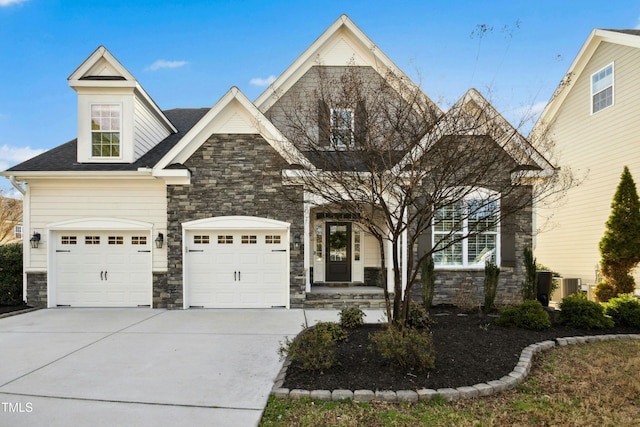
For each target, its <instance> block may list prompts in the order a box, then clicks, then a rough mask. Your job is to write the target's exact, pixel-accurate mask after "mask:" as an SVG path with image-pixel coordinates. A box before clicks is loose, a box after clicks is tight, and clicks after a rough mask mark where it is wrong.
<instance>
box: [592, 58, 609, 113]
mask: <svg viewBox="0 0 640 427" xmlns="http://www.w3.org/2000/svg"><path fill="white" fill-rule="evenodd" d="M611 105H613V63H611V64H609V65H607V66H606V67H604V68H603V69H602V70H600V71H598V72H597V73H594V74H592V75H591V113H597V112H598V111H600V110H603V109H605V108H607V107H609V106H611Z"/></svg>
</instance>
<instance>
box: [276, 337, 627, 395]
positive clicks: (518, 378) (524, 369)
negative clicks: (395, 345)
mask: <svg viewBox="0 0 640 427" xmlns="http://www.w3.org/2000/svg"><path fill="white" fill-rule="evenodd" d="M613 340H640V334H615V335H590V336H576V337H564V338H556V339H555V340H548V341H541V342H539V343H535V344H531V345H529V346H527V347H525V348H524V350H522V353H520V360H519V361H518V363H517V364H516V366H515V367H514V368H513V370H512V371H511V372H510V373H509V374H507V375H505V376H504V377H502V378H500V379H497V380H492V381H487V382H486V383H480V384H475V385H472V386H462V387H457V388H439V389H435V390H434V389H429V388H423V389H420V390H417V391H414V390H398V391H389V390H382V391H381V390H378V391H375V392H374V391H373V390H333V391H331V390H303V389H293V390H290V389H288V388H283V387H282V386H283V384H284V380H285V377H286V375H287V369H288V368H289V365H291V360H290V359H289V358H287V359H286V360H285V362H284V364H283V365H282V369H280V373H279V374H278V376H277V377H276V381H275V384H274V386H273V389H272V391H271V394H272V395H273V396H275V397H276V398H279V399H302V398H307V397H308V398H310V399H316V400H326V401H339V400H354V401H356V402H371V401H374V400H375V401H380V402H417V401H419V400H422V401H426V400H431V399H433V398H434V397H436V396H440V397H442V398H443V399H445V400H448V401H454V400H462V399H473V398H476V397H485V396H491V395H492V394H496V393H500V392H503V391H505V390H510V389H512V388H515V387H516V386H518V385H519V384H521V383H523V382H524V380H525V379H526V378H527V376H528V375H529V372H530V371H531V365H532V363H533V357H534V356H535V355H536V354H537V353H539V352H541V351H546V350H551V349H552V348H555V347H564V346H567V345H574V344H586V343H593V342H600V341H613Z"/></svg>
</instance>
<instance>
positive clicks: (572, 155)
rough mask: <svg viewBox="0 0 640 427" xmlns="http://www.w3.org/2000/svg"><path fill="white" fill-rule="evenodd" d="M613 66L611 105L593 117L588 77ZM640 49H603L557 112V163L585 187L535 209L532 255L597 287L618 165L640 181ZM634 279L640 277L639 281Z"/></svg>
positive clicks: (607, 45) (609, 46)
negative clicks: (547, 206) (601, 244)
mask: <svg viewBox="0 0 640 427" xmlns="http://www.w3.org/2000/svg"><path fill="white" fill-rule="evenodd" d="M611 62H614V73H615V74H614V105H613V106H611V107H608V108H606V109H604V110H601V111H599V112H597V113H596V114H593V115H592V114H591V104H590V103H591V85H590V79H591V75H592V74H593V73H594V72H596V71H598V70H600V69H601V68H603V67H605V66H606V65H608V64H610V63H611ZM639 68H640V49H635V48H630V47H625V46H620V45H615V44H611V43H603V44H601V45H600V46H599V47H598V49H597V50H596V52H595V53H594V55H593V57H592V58H591V61H590V62H589V64H588V65H587V67H586V68H585V70H584V72H583V73H582V75H581V76H579V77H578V79H577V80H576V82H575V86H574V87H573V88H572V90H571V92H570V93H569V94H568V96H567V98H566V99H565V101H564V103H563V105H562V107H561V108H560V110H559V112H558V115H557V118H556V121H555V124H554V126H553V128H552V131H553V133H552V135H553V138H554V140H555V142H556V150H557V152H558V162H557V164H558V165H559V166H561V167H562V168H567V167H569V168H571V169H572V170H573V171H574V172H575V173H576V175H577V176H578V177H585V176H586V177H585V179H584V181H583V183H582V184H581V185H580V186H578V187H576V188H574V189H572V190H570V191H569V193H568V195H567V197H566V198H565V199H564V200H563V201H562V202H561V203H559V204H558V205H557V206H554V207H553V208H552V209H540V210H539V212H538V218H537V224H538V227H542V232H541V233H540V234H539V235H538V236H537V246H536V251H535V255H536V257H537V259H538V261H539V262H541V263H543V264H544V265H546V266H547V267H549V268H551V269H554V270H556V271H558V272H559V273H561V274H562V275H563V276H564V277H579V278H581V279H582V280H583V283H585V282H586V283H594V281H595V270H596V264H598V263H599V261H600V252H599V248H598V244H599V241H600V239H601V238H602V236H603V234H604V228H605V222H606V221H607V219H608V217H609V214H610V212H611V201H612V199H613V194H614V192H615V190H616V187H617V185H618V182H619V180H620V175H621V174H622V170H623V167H624V166H625V165H627V166H629V169H630V171H631V174H632V175H633V176H634V179H635V181H636V184H638V183H640V121H639V120H638V112H640V98H639V97H638V96H637V94H638V93H640V73H638V71H637V70H638V69H639ZM636 281H637V282H640V281H639V277H636Z"/></svg>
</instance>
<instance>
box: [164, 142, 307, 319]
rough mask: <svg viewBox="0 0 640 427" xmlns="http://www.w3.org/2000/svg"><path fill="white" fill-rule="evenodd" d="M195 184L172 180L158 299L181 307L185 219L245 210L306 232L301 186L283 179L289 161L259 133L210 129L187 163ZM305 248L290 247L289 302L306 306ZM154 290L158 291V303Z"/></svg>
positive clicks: (293, 234) (168, 190)
mask: <svg viewBox="0 0 640 427" xmlns="http://www.w3.org/2000/svg"><path fill="white" fill-rule="evenodd" d="M184 166H186V167H187V168H189V170H190V171H191V185H170V186H168V188H167V205H168V230H167V241H168V245H167V250H168V264H169V265H168V268H169V270H168V274H167V281H166V285H165V286H166V289H167V290H173V291H174V292H171V293H169V292H167V291H163V289H159V290H158V303H159V304H160V303H162V304H167V307H168V308H181V307H182V301H183V294H182V292H183V283H182V271H183V263H182V262H183V260H182V226H181V224H182V223H183V222H187V221H194V220H198V219H204V218H211V217H217V216H228V215H247V216H256V217H262V218H270V219H275V220H278V221H285V222H288V223H290V224H291V236H290V241H291V242H293V236H295V235H296V234H300V235H301V236H302V235H303V234H304V215H303V203H302V189H301V187H297V186H284V185H283V184H282V175H281V174H282V170H283V169H284V168H287V167H289V165H288V164H287V162H286V161H285V160H284V159H282V157H280V155H279V154H278V153H277V152H276V151H275V150H274V149H273V147H271V146H270V145H269V143H268V142H267V141H265V140H264V139H263V138H262V137H261V136H260V135H245V134H237V135H236V134H231V135H230V134H224V135H222V134H219V135H212V136H211V137H210V138H209V139H208V140H207V141H206V142H205V143H204V144H202V146H201V147H200V148H198V150H197V151H196V152H195V153H194V154H193V155H192V156H191V157H190V158H189V160H187V161H186V162H185V163H184ZM302 253H303V248H302V247H301V248H299V249H296V250H294V249H293V247H292V248H291V250H290V298H291V307H292V308H299V307H302V303H303V301H304V299H305V297H306V293H305V285H304V277H305V276H304V261H303V256H302ZM155 303H156V292H155V291H154V304H155Z"/></svg>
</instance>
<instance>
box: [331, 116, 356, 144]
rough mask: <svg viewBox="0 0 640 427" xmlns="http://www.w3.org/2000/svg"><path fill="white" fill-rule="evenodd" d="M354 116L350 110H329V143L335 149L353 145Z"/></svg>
mask: <svg viewBox="0 0 640 427" xmlns="http://www.w3.org/2000/svg"><path fill="white" fill-rule="evenodd" d="M353 127H354V114H353V109H352V108H332V109H331V142H332V143H333V145H334V146H335V147H347V146H350V145H352V144H353Z"/></svg>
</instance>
